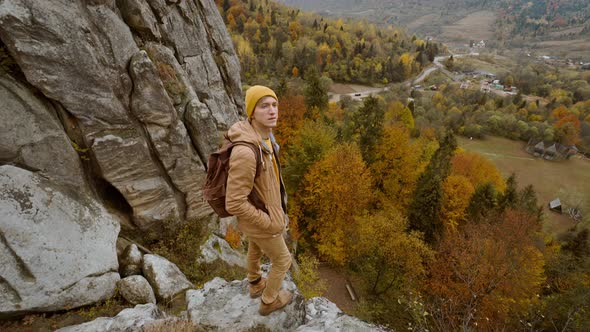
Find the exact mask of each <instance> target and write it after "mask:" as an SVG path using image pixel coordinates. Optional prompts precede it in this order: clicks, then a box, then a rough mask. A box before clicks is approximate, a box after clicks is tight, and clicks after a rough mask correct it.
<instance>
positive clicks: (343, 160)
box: [302, 144, 371, 265]
mask: <svg viewBox="0 0 590 332" xmlns="http://www.w3.org/2000/svg"><path fill="white" fill-rule="evenodd" d="M304 183H305V186H304V190H303V194H302V203H303V207H304V209H305V213H306V216H305V219H306V220H305V221H306V225H307V228H308V229H309V230H310V231H311V233H312V237H313V238H314V239H315V240H316V241H317V246H316V247H317V250H318V252H319V254H320V255H321V256H322V257H323V258H324V259H327V260H328V261H329V262H331V263H333V264H337V265H343V264H344V263H345V262H346V260H347V255H348V250H349V248H350V246H351V243H350V241H352V237H353V235H354V232H355V230H356V226H355V225H356V221H355V216H356V215H360V214H361V213H362V212H363V210H365V209H366V208H367V206H368V203H369V199H370V197H371V177H370V174H369V171H368V170H367V167H366V166H365V163H364V161H363V158H362V156H361V153H360V150H359V148H358V147H357V146H356V145H354V144H344V145H340V146H337V147H336V148H334V149H333V150H331V151H330V152H328V153H327V154H326V155H325V156H324V158H323V159H322V160H320V161H319V162H317V163H316V164H314V165H313V166H311V167H310V169H309V171H308V173H307V174H306V175H305V180H304Z"/></svg>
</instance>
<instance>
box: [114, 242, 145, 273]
mask: <svg viewBox="0 0 590 332" xmlns="http://www.w3.org/2000/svg"><path fill="white" fill-rule="evenodd" d="M142 258H143V254H142V253H141V251H139V248H138V247H137V245H136V244H134V243H131V244H129V245H128V246H127V247H126V248H125V250H124V251H123V253H122V254H121V256H120V257H119V274H121V278H125V277H129V276H133V275H138V274H141V262H142Z"/></svg>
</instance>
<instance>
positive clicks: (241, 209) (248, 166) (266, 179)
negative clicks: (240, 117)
mask: <svg viewBox="0 0 590 332" xmlns="http://www.w3.org/2000/svg"><path fill="white" fill-rule="evenodd" d="M226 139H229V140H230V141H232V142H238V141H242V142H248V143H252V144H254V146H257V147H258V149H259V151H260V153H261V156H262V158H261V159H262V165H261V167H260V170H259V172H260V173H259V174H258V176H257V177H256V176H255V175H256V156H255V155H254V152H253V151H252V149H250V148H249V147H247V146H243V145H237V146H234V148H233V150H232V153H231V158H230V162H229V174H228V178H227V190H226V196H225V208H226V210H227V212H229V213H231V214H232V215H234V216H236V217H237V218H238V228H239V229H240V230H241V231H242V232H243V233H244V234H246V236H249V237H253V238H269V237H275V236H279V235H281V234H282V233H283V232H284V231H285V229H286V227H287V223H288V217H287V214H286V212H285V211H286V204H287V202H286V201H287V199H286V194H285V187H284V184H283V180H282V178H281V175H280V164H279V178H281V179H280V181H277V179H276V173H275V171H274V169H273V159H272V158H276V161H277V164H278V161H279V160H278V158H277V155H278V151H279V146H278V145H277V144H276V142H275V140H274V137H273V136H272V134H271V142H272V143H273V150H274V153H272V152H271V150H270V148H269V147H267V146H266V144H265V143H264V141H263V140H262V138H261V137H260V135H259V134H258V132H256V130H255V129H254V127H252V125H251V124H250V123H249V122H248V121H240V122H237V123H236V124H234V125H233V126H232V127H231V128H230V129H229V131H228V133H227V138H226ZM252 190H255V191H256V193H257V194H258V196H259V197H260V198H261V199H262V201H263V202H264V203H265V205H266V208H267V210H268V214H267V213H265V212H263V211H262V210H259V209H257V208H256V207H255V206H254V205H252V203H250V202H249V201H248V195H249V194H250V192H251V191H252Z"/></svg>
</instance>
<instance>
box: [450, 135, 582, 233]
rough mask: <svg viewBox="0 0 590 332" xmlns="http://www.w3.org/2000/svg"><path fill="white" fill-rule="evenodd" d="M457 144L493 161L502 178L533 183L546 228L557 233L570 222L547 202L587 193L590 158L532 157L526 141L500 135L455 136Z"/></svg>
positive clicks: (519, 183)
mask: <svg viewBox="0 0 590 332" xmlns="http://www.w3.org/2000/svg"><path fill="white" fill-rule="evenodd" d="M458 142H459V146H460V147H461V148H463V149H465V150H468V151H473V152H478V153H480V154H482V155H484V156H485V157H486V158H488V159H489V160H491V161H492V162H494V164H495V165H496V167H498V169H499V170H500V171H501V172H502V174H503V175H504V176H505V177H508V176H509V175H510V174H511V173H514V174H516V179H517V181H518V185H519V187H520V188H523V187H525V186H527V185H529V184H532V185H533V186H534V188H535V191H536V193H537V199H538V202H539V204H542V205H543V207H544V211H543V212H544V214H545V223H544V229H545V231H547V232H549V233H552V234H560V233H562V232H564V231H567V229H568V228H570V227H571V226H572V225H573V223H572V221H571V219H569V218H567V217H566V216H565V215H559V214H557V213H555V212H551V211H549V209H548V208H547V205H548V204H549V201H551V200H553V199H555V198H557V197H559V196H561V197H559V198H560V199H561V202H562V204H563V205H564V206H567V204H568V201H567V200H568V198H569V199H570V200H571V199H573V197H576V196H577V197H579V196H584V195H585V196H586V197H585V198H586V202H588V199H589V197H587V196H588V195H589V194H590V161H589V160H583V159H582V158H578V157H574V158H572V159H570V160H566V161H547V160H543V159H540V158H535V157H533V156H532V155H530V154H528V153H527V152H526V151H525V149H524V148H525V145H526V144H525V143H524V142H521V141H512V140H509V139H506V138H500V137H488V138H486V139H484V140H470V139H467V138H463V137H459V138H458Z"/></svg>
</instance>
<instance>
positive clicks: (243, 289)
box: [187, 278, 305, 331]
mask: <svg viewBox="0 0 590 332" xmlns="http://www.w3.org/2000/svg"><path fill="white" fill-rule="evenodd" d="M283 288H284V289H288V290H291V291H295V290H296V287H295V284H294V283H293V282H291V281H288V280H286V281H284V282H283ZM304 302H305V301H304V298H303V296H302V295H301V294H299V293H298V292H295V297H294V299H293V301H292V302H291V303H290V304H289V305H287V306H286V307H285V308H284V309H282V310H279V311H276V312H274V313H272V314H270V315H268V316H266V317H264V316H261V315H260V314H258V308H259V306H260V299H259V298H258V299H251V298H250V295H249V292H248V281H247V280H246V279H244V280H241V281H240V280H235V281H232V282H227V281H225V280H223V279H221V278H215V279H213V280H212V281H209V282H207V283H206V284H205V286H204V287H203V288H202V289H199V290H189V291H187V310H188V313H189V318H190V320H191V321H192V322H193V324H195V325H197V326H201V327H204V328H211V329H217V330H221V331H248V330H253V329H256V328H260V327H263V328H267V329H269V330H272V331H276V330H285V331H292V330H294V329H296V328H297V327H298V326H300V325H302V324H303V323H304V318H305V309H304Z"/></svg>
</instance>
